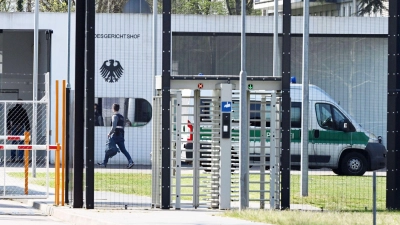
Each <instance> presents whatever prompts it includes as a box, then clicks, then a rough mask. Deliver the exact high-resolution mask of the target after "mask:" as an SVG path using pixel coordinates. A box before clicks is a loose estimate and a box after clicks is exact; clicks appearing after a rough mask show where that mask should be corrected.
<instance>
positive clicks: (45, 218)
mask: <svg viewBox="0 0 400 225" xmlns="http://www.w3.org/2000/svg"><path fill="white" fill-rule="evenodd" d="M52 198H54V197H53V196H51V197H50V198H48V199H40V200H23V199H20V200H0V212H6V211H9V212H10V211H12V213H11V212H10V213H9V215H8V217H3V216H2V215H1V214H0V220H1V224H2V225H3V224H12V225H17V224H19V223H14V222H11V220H12V221H19V222H21V223H20V224H24V225H25V224H26V223H28V224H36V223H33V222H36V221H37V222H39V221H42V222H43V223H40V224H44V225H46V224H55V225H58V224H76V225H80V224H82V225H111V224H112V225H115V224H146V225H149V224H150V225H152V224H165V225H168V224H171V225H180V224H182V225H183V224H185V225H220V224H229V225H265V224H263V223H254V222H250V221H244V220H239V219H233V218H228V217H223V216H222V213H223V211H220V210H210V209H182V210H174V209H170V210H162V209H151V208H142V209H128V210H111V209H91V210H87V209H73V208H71V207H70V206H54V205H53V202H54V201H53V199H52ZM4 214H6V213H4ZM27 215H28V216H29V217H28V216H27ZM49 216H50V217H49ZM32 217H34V219H32ZM35 218H36V219H35ZM3 219H4V220H3ZM8 221H9V222H10V223H8ZM28 221H29V222H28ZM4 222H6V223H4ZM31 222H32V223H31ZM38 224H39V223H38Z"/></svg>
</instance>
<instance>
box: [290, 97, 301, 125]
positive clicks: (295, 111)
mask: <svg viewBox="0 0 400 225" xmlns="http://www.w3.org/2000/svg"><path fill="white" fill-rule="evenodd" d="M290 124H291V127H292V128H301V103H300V102H292V107H291V109H290Z"/></svg>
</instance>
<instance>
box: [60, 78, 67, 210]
mask: <svg viewBox="0 0 400 225" xmlns="http://www.w3.org/2000/svg"><path fill="white" fill-rule="evenodd" d="M66 90H67V85H66V81H65V80H63V81H62V112H61V113H62V115H61V119H62V130H61V171H62V172H61V205H62V206H64V202H65V196H64V190H65V188H64V184H65V182H64V181H65V157H66V154H65V136H66V134H65V128H66V118H65V117H66V115H65V114H66V110H65V107H66Z"/></svg>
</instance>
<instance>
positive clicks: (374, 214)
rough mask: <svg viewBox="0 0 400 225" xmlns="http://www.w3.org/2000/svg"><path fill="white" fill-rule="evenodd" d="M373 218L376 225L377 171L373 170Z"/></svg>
mask: <svg viewBox="0 0 400 225" xmlns="http://www.w3.org/2000/svg"><path fill="white" fill-rule="evenodd" d="M372 218H373V219H372V220H373V225H376V171H375V170H374V171H373V172H372Z"/></svg>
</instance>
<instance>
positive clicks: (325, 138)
mask: <svg viewBox="0 0 400 225" xmlns="http://www.w3.org/2000/svg"><path fill="white" fill-rule="evenodd" d="M314 106H315V115H316V117H315V118H316V124H315V126H314V129H313V130H312V134H311V135H310V141H311V142H313V143H314V152H315V158H314V159H313V160H312V161H313V162H312V161H311V160H310V164H312V165H313V166H333V165H336V163H337V160H338V158H339V155H340V153H341V151H342V149H344V148H346V146H350V145H352V132H351V131H352V130H348V131H347V132H344V131H343V129H342V128H341V127H340V123H341V122H342V123H343V121H344V120H345V119H347V118H346V117H345V116H344V114H343V113H342V112H341V111H340V110H339V109H338V108H337V107H335V106H334V105H332V104H330V103H329V102H315V103H314Z"/></svg>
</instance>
